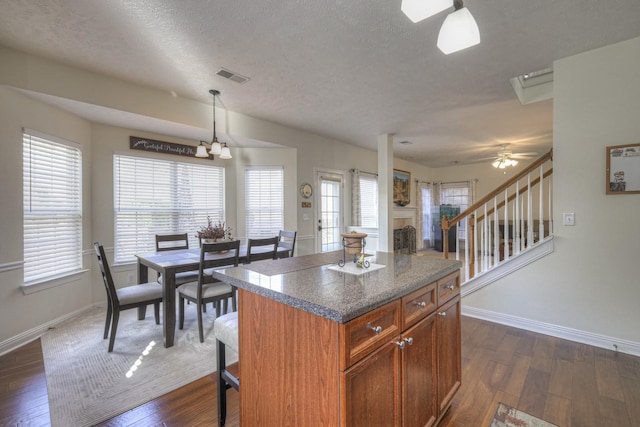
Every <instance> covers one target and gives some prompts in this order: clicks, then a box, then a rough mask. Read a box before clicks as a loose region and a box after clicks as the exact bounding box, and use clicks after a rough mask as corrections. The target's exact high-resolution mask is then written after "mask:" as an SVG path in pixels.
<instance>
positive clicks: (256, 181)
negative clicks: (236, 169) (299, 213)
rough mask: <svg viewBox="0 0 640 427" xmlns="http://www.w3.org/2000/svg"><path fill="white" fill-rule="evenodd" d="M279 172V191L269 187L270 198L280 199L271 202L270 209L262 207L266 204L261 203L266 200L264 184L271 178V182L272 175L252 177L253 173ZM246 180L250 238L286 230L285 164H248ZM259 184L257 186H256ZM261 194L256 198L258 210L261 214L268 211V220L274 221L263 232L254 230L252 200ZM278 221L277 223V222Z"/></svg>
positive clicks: (248, 232) (276, 233)
mask: <svg viewBox="0 0 640 427" xmlns="http://www.w3.org/2000/svg"><path fill="white" fill-rule="evenodd" d="M274 172H275V173H277V174H279V175H280V181H279V182H277V183H276V184H277V185H278V186H279V189H280V191H279V193H278V192H275V194H274V193H273V192H272V191H271V190H272V186H270V188H269V189H268V191H269V192H270V193H271V194H270V197H269V199H271V198H272V197H278V198H279V201H275V203H274V204H272V203H271V202H270V203H269V205H270V208H269V209H266V210H265V209H260V208H264V206H265V204H264V203H261V201H264V199H262V197H261V195H262V194H264V190H263V189H262V188H263V187H262V185H263V184H265V182H266V180H269V182H270V183H272V181H271V179H272V178H271V177H268V176H258V177H250V175H251V174H252V173H257V174H258V175H262V174H265V175H267V174H273V173H274ZM244 180H245V194H244V206H245V234H246V237H247V238H248V239H253V238H255V239H259V238H266V237H273V236H274V235H278V233H279V232H280V230H284V214H285V206H284V196H285V194H284V166H246V167H245V170H244ZM256 186H257V188H256ZM256 194H258V195H259V200H256V202H257V206H258V209H256V212H257V213H258V214H260V213H261V212H263V213H266V214H267V216H268V217H269V218H268V222H271V221H273V223H272V224H269V226H268V227H266V228H264V229H262V232H254V229H255V227H254V222H255V215H254V213H253V211H254V208H253V205H254V201H253V200H251V197H252V196H253V195H256ZM276 223H277V224H276Z"/></svg>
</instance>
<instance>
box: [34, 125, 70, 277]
mask: <svg viewBox="0 0 640 427" xmlns="http://www.w3.org/2000/svg"><path fill="white" fill-rule="evenodd" d="M22 151H23V197H24V201H23V221H24V283H25V284H33V283H37V282H42V281H45V280H49V279H53V278H56V277H60V276H64V275H68V274H73V273H76V272H78V271H80V270H81V269H82V153H81V152H80V150H79V149H78V148H77V147H76V144H73V143H71V142H67V141H63V140H60V139H58V138H53V137H49V136H47V135H43V134H39V133H37V132H34V131H30V130H26V129H25V130H24V132H23V137H22Z"/></svg>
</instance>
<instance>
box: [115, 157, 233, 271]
mask: <svg viewBox="0 0 640 427" xmlns="http://www.w3.org/2000/svg"><path fill="white" fill-rule="evenodd" d="M123 168H124V169H123ZM127 168H128V169H127ZM225 174H226V170H225V168H224V167H223V166H219V165H214V164H206V163H203V162H189V161H179V160H175V159H167V158H160V157H156V156H141V155H134V154H131V153H114V155H113V221H114V222H113V235H114V239H113V241H114V264H130V263H134V262H135V261H136V259H135V253H142V252H153V251H155V235H156V234H176V233H185V232H186V233H187V234H188V237H189V247H196V248H197V247H198V246H199V241H198V238H197V232H198V230H200V228H202V227H203V226H205V225H206V224H207V217H211V219H212V221H213V222H218V221H221V222H224V221H225V196H226V194H225ZM138 175H140V179H137V178H138ZM132 188H135V190H133V189H132ZM218 190H219V191H218ZM145 194H146V195H147V196H146V198H142V197H141V196H140V195H145ZM196 206H198V207H196ZM200 206H202V207H200ZM127 215H129V216H132V217H134V218H133V220H132V219H128V218H126V217H127ZM144 222H146V225H145V224H144ZM125 227H132V229H131V228H130V229H129V230H125ZM131 239H133V240H134V241H133V242H131V241H129V242H127V240H131Z"/></svg>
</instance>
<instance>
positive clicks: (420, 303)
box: [413, 301, 427, 308]
mask: <svg viewBox="0 0 640 427" xmlns="http://www.w3.org/2000/svg"><path fill="white" fill-rule="evenodd" d="M413 303H414V304H415V305H417V306H418V307H420V308H424V307H426V306H427V303H426V302H424V301H420V302H417V301H414V302H413Z"/></svg>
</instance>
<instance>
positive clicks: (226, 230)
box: [198, 216, 231, 240]
mask: <svg viewBox="0 0 640 427" xmlns="http://www.w3.org/2000/svg"><path fill="white" fill-rule="evenodd" d="M198 237H199V238H201V239H214V240H218V239H229V240H230V239H231V227H227V226H226V224H225V223H224V222H222V221H218V222H217V223H215V224H214V223H213V221H212V220H211V217H209V216H207V225H206V226H204V227H202V228H201V229H200V231H198Z"/></svg>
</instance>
